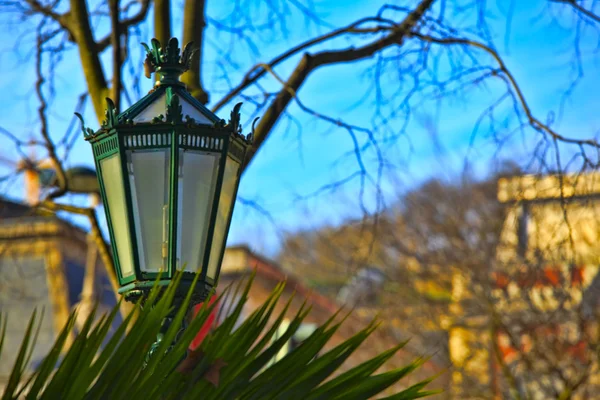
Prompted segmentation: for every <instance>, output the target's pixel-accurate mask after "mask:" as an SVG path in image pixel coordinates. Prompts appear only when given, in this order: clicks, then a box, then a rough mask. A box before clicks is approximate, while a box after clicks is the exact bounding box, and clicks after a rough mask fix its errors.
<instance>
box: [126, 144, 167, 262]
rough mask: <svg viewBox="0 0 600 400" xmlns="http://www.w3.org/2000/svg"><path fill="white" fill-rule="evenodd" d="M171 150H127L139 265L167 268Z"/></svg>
mask: <svg viewBox="0 0 600 400" xmlns="http://www.w3.org/2000/svg"><path fill="white" fill-rule="evenodd" d="M169 161H170V156H169V150H168V149H160V150H148V151H128V152H127V170H128V173H129V184H130V186H131V198H132V203H133V219H134V222H135V232H136V237H137V248H138V255H139V259H140V269H141V270H142V271H145V272H159V271H161V270H163V269H164V266H165V265H166V259H167V256H168V243H169V229H168V223H169V219H168V217H169V201H168V199H169Z"/></svg>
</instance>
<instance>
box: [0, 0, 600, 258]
mask: <svg viewBox="0 0 600 400" xmlns="http://www.w3.org/2000/svg"><path fill="white" fill-rule="evenodd" d="M176 3H178V2H176ZM313 3H314V4H315V9H316V11H317V12H318V13H319V15H320V16H321V17H322V18H323V19H324V20H325V21H326V23H327V24H329V25H331V26H336V27H337V26H341V25H343V24H348V23H350V22H352V21H354V20H356V19H358V18H360V17H363V16H367V15H373V14H375V13H376V12H377V9H378V8H379V3H380V2H378V1H371V0H362V1H359V0H355V1H344V2H342V1H314V2H313ZM407 3H408V2H407ZM499 3H507V4H506V6H507V7H508V4H510V2H499ZM513 3H514V5H515V7H514V10H513V13H512V15H513V16H512V20H511V24H510V31H509V34H507V31H506V28H507V23H506V21H507V18H506V16H507V15H508V14H509V11H508V8H507V9H504V10H503V9H498V8H493V7H492V8H491V9H490V10H489V14H488V15H489V16H490V18H489V24H490V30H491V34H492V37H493V40H494V44H495V45H496V48H497V50H498V51H499V53H500V54H501V55H502V57H503V58H504V60H505V63H506V65H507V66H508V68H509V69H510V70H511V71H512V73H513V74H514V76H515V78H516V79H517V81H518V82H519V84H520V86H521V89H522V91H523V92H524V94H525V96H526V98H527V101H528V102H529V104H530V106H531V108H532V110H533V112H534V114H535V115H536V116H538V117H539V118H540V119H541V120H544V121H545V120H546V119H547V116H548V115H549V114H550V113H555V114H557V113H558V109H559V106H560V98H561V94H562V93H564V90H565V89H566V88H567V87H568V85H569V83H570V82H571V80H572V79H573V76H574V75H573V73H574V70H573V68H572V65H570V63H571V61H572V55H573V50H574V41H573V37H574V32H575V29H576V27H575V25H574V23H573V21H574V19H573V16H572V14H571V13H570V12H563V13H562V14H558V8H554V9H553V10H554V11H552V10H551V11H550V12H549V11H548V9H547V4H548V2H547V1H545V0H535V1H534V0H532V1H527V2H517V1H515V2H513ZM208 4H209V9H208V13H209V15H210V16H211V17H212V18H215V19H219V18H222V17H223V16H225V15H228V14H229V13H230V11H231V3H229V2H210V1H209V3H208ZM563 10H564V9H563ZM250 12H251V13H253V14H252V15H253V16H259V17H261V18H263V17H264V18H266V17H265V15H266V13H263V10H261V9H257V10H251V11H250ZM552 13H554V15H555V16H556V15H558V17H556V19H554V20H553V19H552V18H551V16H552V15H553V14H552ZM296 14H297V11H292V14H291V15H290V16H289V17H288V23H287V28H286V29H285V30H281V29H276V30H275V31H273V32H271V33H270V34H268V35H266V34H265V35H263V36H262V37H259V38H257V44H258V51H259V53H252V52H248V51H247V46H246V45H245V44H244V42H242V41H240V39H239V38H237V39H236V38H235V37H232V36H231V35H229V34H226V33H222V32H221V33H218V32H217V30H216V29H215V28H214V27H213V26H210V25H209V28H208V30H207V35H208V37H209V38H210V43H211V44H210V45H209V46H207V47H205V60H206V65H207V70H206V78H205V82H206V83H207V84H208V87H209V89H210V90H211V92H212V96H213V97H212V98H213V101H216V100H217V99H218V98H219V93H224V92H226V91H227V84H226V82H225V81H223V80H222V79H220V78H219V76H220V74H221V69H220V64H219V62H218V61H219V60H222V58H221V56H220V55H219V54H218V53H217V49H228V50H229V49H231V50H232V52H231V54H230V57H231V59H232V60H233V63H232V64H229V65H226V67H225V68H227V71H228V75H229V79H230V80H231V82H233V83H236V82H238V81H239V79H240V78H241V76H242V74H243V73H244V72H245V71H246V70H247V69H248V68H249V67H250V66H251V65H253V64H254V63H256V62H258V61H261V62H264V61H268V60H270V59H271V58H273V57H274V56H275V55H277V54H279V53H280V52H281V51H283V50H285V49H287V48H289V47H290V46H291V45H294V44H297V43H299V42H301V41H303V40H306V39H307V38H309V37H313V36H315V35H317V34H319V33H324V32H327V31H328V30H329V28H328V27H327V26H317V25H316V24H315V23H314V22H307V21H305V19H304V18H300V17H297V16H296ZM536 17H537V18H536ZM473 18H474V14H472V13H471V14H468V15H466V16H465V17H464V18H462V19H461V20H458V19H456V18H455V19H454V20H453V19H452V18H450V19H449V21H450V22H451V23H452V24H454V25H455V26H457V27H458V28H464V27H466V26H467V25H469V24H471V25H472V24H473V21H474V19H473ZM180 21H181V18H180V16H179V14H178V13H177V10H174V19H173V22H174V27H175V34H178V32H180V29H179V26H180V23H181V22H180ZM240 23H243V22H240ZM25 28H27V24H26V23H17V24H2V27H0V35H1V37H2V41H1V42H2V45H0V46H1V47H0V62H1V63H2V65H3V74H2V77H0V90H1V91H2V93H3V94H4V96H5V97H4V98H5V99H7V100H5V102H4V103H3V107H1V108H0V127H2V128H5V129H7V130H9V131H11V132H13V133H16V134H19V135H22V137H28V135H30V134H35V133H36V132H37V131H38V129H39V125H38V124H37V116H36V112H37V111H36V109H37V102H36V99H35V96H34V95H33V84H34V81H35V75H34V69H33V68H34V66H33V63H32V58H31V54H29V56H30V58H29V59H28V60H22V59H19V58H18V57H17V56H16V54H15V51H14V49H13V48H14V45H15V38H16V37H17V36H18V34H19V33H21V32H23V30H24V29H25ZM99 30H101V31H104V32H105V31H106V27H104V26H102V25H101V26H100V27H99ZM142 36H143V38H144V41H149V39H150V38H151V28H150V27H145V28H144V29H142ZM365 39H367V38H365ZM597 40H598V37H597V34H596V33H594V32H593V31H592V30H590V29H588V30H587V31H584V35H583V39H582V40H581V52H582V67H583V71H584V77H583V79H582V80H581V81H580V83H579V85H578V86H577V87H576V88H575V90H574V91H573V93H572V95H571V97H570V100H569V101H568V102H567V103H566V107H565V111H564V114H563V115H562V118H561V120H560V121H556V122H555V123H554V125H553V126H554V128H555V129H557V130H558V131H559V132H560V133H561V134H564V135H565V136H569V137H580V138H584V137H585V138H588V137H595V136H596V133H597V130H598V127H599V126H600V124H599V123H600V116H599V114H598V112H597V111H596V110H597V109H598V107H599V105H600V104H599V103H600V101H599V100H598V96H597V95H596V92H597V90H598V88H600V78H599V76H600V75H599V74H598V68H599V62H598V57H597V56H596V54H595V48H596V42H597ZM232 43H233V45H232ZM355 43H356V42H355ZM31 44H32V43H31V36H29V37H28V38H26V39H24V40H23V42H22V44H21V45H20V46H19V52H18V53H20V54H21V55H22V56H23V57H26V56H27V55H28V53H30V49H31ZM350 44H351V42H350V41H347V40H338V41H337V42H335V45H336V47H338V48H340V47H341V48H343V47H346V46H349V45H350ZM130 52H131V54H133V55H134V59H136V60H137V61H138V62H139V61H140V57H141V48H139V49H138V48H132V49H131V50H130ZM108 53H109V52H107V56H108ZM475 54H476V55H477V57H478V58H479V59H480V60H482V62H484V61H487V60H488V59H487V58H486V57H485V56H483V55H482V54H481V53H477V52H475ZM297 59H298V58H294V59H292V60H290V62H288V63H285V64H284V65H282V66H281V67H280V68H278V69H276V72H277V73H278V74H280V75H281V76H284V77H285V76H287V75H288V74H289V73H290V71H291V70H292V68H293V66H294V65H295V63H296V62H297ZM105 61H106V60H105ZM442 64H443V62H442ZM373 65H374V60H372V59H371V60H365V61H362V62H359V63H353V64H347V65H338V66H332V67H327V68H322V69H320V70H317V71H316V72H314V73H313V74H312V75H311V76H310V77H309V79H308V81H307V82H306V84H305V85H304V86H303V87H302V89H301V91H300V93H299V96H300V99H301V100H302V102H303V103H304V104H305V105H306V106H308V107H310V108H311V109H314V110H318V111H319V112H320V113H323V114H325V115H328V116H330V117H333V118H335V119H338V118H340V119H343V120H344V121H345V122H348V123H352V124H356V125H360V126H364V127H367V128H371V127H372V124H371V121H372V118H373V115H374V113H375V110H376V107H375V101H374V96H373V94H372V93H371V94H370V95H368V96H366V97H365V98H364V100H363V101H361V102H358V100H359V99H361V98H363V96H364V95H365V93H366V92H367V91H368V89H369V87H370V86H371V84H372V82H373V79H372V77H370V74H372V71H371V72H370V68H372V66H373ZM442 68H444V65H442ZM394 74H395V71H394V69H393V68H390V69H388V70H386V76H388V78H387V79H385V80H384V84H385V87H384V88H383V90H384V92H388V93H391V92H392V91H394V90H396V89H397V88H396V84H395V80H394V79H395V78H394V77H395V75H394ZM142 80H143V82H142V93H145V92H146V91H147V90H148V89H149V88H150V85H151V82H150V81H147V80H145V79H143V78H142ZM55 86H56V95H55V99H54V101H53V103H52V105H51V108H50V124H51V132H52V135H53V137H54V139H55V140H59V139H60V138H61V137H62V135H64V132H65V131H66V129H67V126H68V124H69V122H70V121H71V118H72V112H73V110H74V109H75V105H76V102H77V99H78V96H79V95H80V94H81V93H82V92H84V90H85V86H84V81H83V75H82V73H81V66H80V64H79V61H78V59H77V54H76V52H75V51H73V50H70V51H69V52H67V53H66V54H65V55H64V57H63V60H62V61H61V62H60V64H59V66H58V68H57V79H56V81H55ZM265 87H266V88H267V90H273V91H274V90H277V88H278V84H277V82H276V81H274V80H270V81H267V82H265ZM502 93H503V86H502V84H501V82H500V81H499V80H490V81H489V82H488V84H487V85H485V86H478V87H472V88H470V89H469V90H468V92H467V93H466V95H465V97H464V98H462V99H456V98H447V99H443V100H441V101H440V102H437V101H435V100H432V99H431V100H428V101H426V102H424V103H423V104H422V105H421V106H420V108H418V109H417V108H416V107H415V111H416V112H415V113H414V114H413V117H412V118H411V122H410V123H409V125H408V126H407V129H406V133H405V134H404V135H402V136H400V137H399V138H398V139H397V140H394V141H392V142H390V143H387V144H385V145H382V147H383V148H384V157H385V158H386V160H387V161H388V162H389V164H390V165H391V166H392V167H393V168H390V169H387V170H386V171H385V173H384V176H383V179H382V181H381V182H380V187H381V189H382V191H383V193H384V198H385V199H386V202H387V204H390V203H392V202H393V200H394V198H395V197H396V196H397V195H398V194H401V193H402V192H403V191H406V190H409V189H410V188H411V187H414V186H415V185H416V184H418V183H419V182H422V181H423V180H425V179H428V178H432V177H437V178H441V179H448V180H450V179H454V178H456V177H457V176H459V174H460V173H461V171H462V169H463V166H464V162H465V156H466V155H469V158H468V160H469V164H470V165H471V167H472V169H473V170H474V171H475V173H476V174H477V175H479V176H483V175H485V173H486V172H487V171H488V168H489V166H490V165H491V164H490V163H491V162H493V160H494V159H498V158H512V159H515V160H517V161H519V162H521V163H525V162H526V161H527V160H528V159H530V158H531V151H532V149H533V145H534V144H535V142H536V141H537V140H538V139H539V134H538V133H536V132H534V131H532V130H526V131H525V133H524V135H523V136H520V135H519V134H516V135H513V136H512V137H511V139H510V140H508V141H507V142H506V144H505V146H504V147H503V148H502V150H501V151H500V153H499V154H495V151H496V149H497V144H496V142H494V141H493V140H492V138H491V137H489V135H488V131H489V129H488V128H487V126H485V125H483V126H482V128H481V130H480V132H479V133H478V134H477V135H476V136H475V141H474V145H473V146H472V148H471V149H469V148H470V146H469V141H470V137H471V135H472V133H473V127H474V125H475V122H476V121H477V119H478V117H479V116H480V115H481V113H482V112H483V111H484V110H485V109H486V107H488V106H489V105H490V104H491V103H492V102H494V101H495V100H496V99H497V98H498V97H499V96H500V95H501V94H502ZM404 94H405V93H404ZM400 95H402V93H400ZM8 99H10V100H8ZM357 102H358V103H359V104H358V105H357ZM507 104H508V103H507ZM232 105H233V103H232V104H229V105H228V106H227V107H225V108H224V109H223V110H221V111H220V112H219V115H221V116H222V117H223V118H226V117H227V116H228V113H229V109H230V108H231V107H232ZM438 106H439V108H438ZM252 110H253V108H252V105H246V106H245V107H244V113H245V114H244V116H245V117H246V118H249V117H250V113H251V112H252ZM289 111H290V113H291V114H292V115H293V116H294V118H295V123H293V124H290V123H288V122H287V121H286V120H282V121H280V123H279V124H278V125H277V127H276V128H275V130H274V132H273V133H272V135H271V137H270V139H269V140H268V141H267V142H266V143H265V145H264V146H263V148H262V149H261V151H260V152H259V154H258V155H257V157H256V158H255V160H254V161H253V163H252V164H251V166H250V168H249V169H248V170H247V171H246V172H245V174H244V177H243V180H242V184H241V187H240V196H241V197H242V198H243V199H245V200H251V201H255V202H256V203H257V204H259V205H260V207H262V208H264V209H265V210H268V212H269V214H270V216H271V217H272V218H273V221H274V223H273V222H271V221H270V220H269V219H268V218H266V217H265V216H264V215H261V213H260V212H257V211H256V210H255V209H253V208H252V207H248V206H244V204H238V205H237V206H236V211H235V214H234V220H233V224H232V228H231V232H230V238H229V241H230V243H248V244H250V246H251V247H253V248H254V249H256V250H258V251H261V252H264V253H267V254H269V255H274V254H276V252H277V250H278V248H279V244H280V239H281V236H280V235H281V234H282V233H283V232H288V231H294V230H298V229H308V228H311V227H317V226H320V225H323V224H335V223H339V222H341V221H343V220H345V219H347V218H352V217H358V216H360V215H361V213H362V210H361V207H360V204H359V203H360V202H359V199H360V193H361V186H360V181H359V179H354V180H351V181H349V182H348V183H347V184H345V185H344V186H343V187H342V188H341V189H340V190H338V191H336V192H335V193H331V194H330V193H321V194H319V195H318V196H313V197H311V196H310V195H311V194H312V193H314V192H315V191H318V190H319V189H320V188H322V187H323V186H324V185H327V184H329V183H331V182H335V181H337V180H339V179H343V178H344V177H347V176H350V175H352V173H353V172H355V171H357V164H356V159H355V158H353V157H342V156H343V154H345V153H346V152H348V151H352V149H353V144H352V140H351V137H350V136H349V135H348V133H347V132H346V131H345V130H343V129H340V128H338V127H334V126H332V125H331V124H328V123H325V122H323V121H319V120H317V119H315V118H314V117H313V116H310V115H308V114H306V113H304V112H302V111H301V110H300V109H299V107H298V106H297V105H294V104H292V106H291V107H290V110H289ZM84 114H85V116H86V120H87V121H89V122H88V124H89V125H90V126H92V127H94V128H95V127H97V124H96V123H95V119H94V116H93V113H92V110H91V106H90V105H89V103H88V104H87V107H86V109H85V113H84ZM497 118H498V119H499V120H502V119H506V120H507V121H508V123H509V126H512V127H514V124H515V120H514V118H512V117H511V111H510V107H509V106H508V105H506V106H503V107H501V108H500V109H499V110H498V113H497ZM555 119H556V118H555ZM429 120H431V121H432V124H433V126H434V127H435V131H436V133H437V138H438V140H439V144H440V146H439V148H441V149H442V151H441V152H440V151H438V150H439V148H438V149H437V150H436V147H435V146H434V145H433V141H432V138H431V135H430V133H429V132H430V130H428V129H427V127H426V126H424V125H426V124H424V121H425V122H426V121H429ZM400 126H401V119H400V118H398V119H397V120H393V121H392V122H391V123H390V131H399V129H400ZM299 127H301V131H300V130H299ZM501 131H502V130H501ZM358 139H359V141H360V143H361V144H364V143H366V136H365V135H359V136H358ZM0 149H2V152H1V153H0V154H2V155H4V156H8V157H11V158H13V159H15V158H17V157H18V156H17V155H16V154H15V152H14V148H12V146H11V145H10V143H9V142H8V141H7V140H6V139H5V138H3V137H2V136H0ZM561 150H563V151H564V154H565V155H566V154H569V152H571V151H572V150H571V149H570V148H566V147H565V148H563V149H561ZM40 152H41V151H40ZM363 156H364V159H363V161H364V163H365V165H366V167H367V170H368V171H369V173H371V174H372V176H376V173H377V166H378V164H377V160H376V158H375V152H373V151H372V149H371V150H367V151H366V152H364V154H363ZM69 163H70V165H79V164H84V165H91V164H92V157H91V151H90V148H89V145H88V144H87V143H85V142H84V141H83V140H82V139H81V138H80V139H78V141H77V143H76V145H75V147H74V148H73V151H72V152H71V154H70V157H69ZM2 172H3V171H2V170H1V169H0V174H2ZM0 189H2V190H3V193H6V194H8V195H9V196H11V197H14V198H19V197H20V196H21V195H22V188H21V182H20V181H19V180H17V181H15V182H14V183H13V184H8V182H4V184H3V185H2V186H1V187H0ZM306 196H309V197H308V198H307V199H302V200H299V199H298V198H304V197H306ZM374 198H375V197H374V186H373V185H367V186H366V187H365V191H364V197H363V200H364V201H363V204H364V205H365V207H366V208H367V210H368V211H373V210H375V201H374ZM74 201H76V202H81V201H83V200H82V199H74Z"/></svg>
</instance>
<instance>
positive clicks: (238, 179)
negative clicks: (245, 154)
mask: <svg viewBox="0 0 600 400" xmlns="http://www.w3.org/2000/svg"><path fill="white" fill-rule="evenodd" d="M234 160H235V159H234ZM235 161H236V162H237V160H235ZM242 166H243V162H240V167H239V169H238V172H237V184H236V185H235V190H234V191H233V197H232V202H233V204H231V210H230V212H229V216H228V220H227V225H226V226H225V234H224V235H223V237H224V241H223V246H221V250H220V252H219V253H220V254H219V255H218V257H219V262H218V264H217V265H218V266H219V267H218V268H217V274H216V276H215V279H214V282H212V285H213V286H216V285H217V284H218V282H219V276H221V264H222V263H223V257H224V256H225V245H226V244H227V237H228V236H229V228H230V227H231V220H232V218H233V211H234V210H235V203H236V200H237V194H238V189H239V188H240V179H241V175H242Z"/></svg>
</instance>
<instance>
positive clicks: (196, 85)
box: [181, 0, 209, 104]
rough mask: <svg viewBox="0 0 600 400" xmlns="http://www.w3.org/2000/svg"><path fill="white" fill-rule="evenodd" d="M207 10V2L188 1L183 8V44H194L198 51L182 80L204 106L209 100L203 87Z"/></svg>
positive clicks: (204, 0) (201, 0)
mask: <svg viewBox="0 0 600 400" xmlns="http://www.w3.org/2000/svg"><path fill="white" fill-rule="evenodd" d="M205 10H206V0H186V1H185V5H184V7H183V43H184V44H187V43H190V42H194V47H195V48H196V49H197V50H196V52H195V53H194V55H193V57H192V65H191V67H190V70H189V71H188V72H187V73H186V74H185V75H183V76H182V79H181V80H182V82H184V83H185V84H186V85H187V87H188V90H189V91H190V93H191V94H192V96H194V97H195V98H196V99H197V100H198V101H200V102H201V103H202V104H207V103H208V100H209V98H208V93H207V92H206V90H205V89H204V86H203V85H202V71H203V70H204V65H203V64H202V60H203V57H202V56H203V54H202V51H203V47H204V29H205V28H206V20H205V15H206V11H205Z"/></svg>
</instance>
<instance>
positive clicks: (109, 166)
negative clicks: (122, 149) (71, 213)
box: [100, 154, 134, 278]
mask: <svg viewBox="0 0 600 400" xmlns="http://www.w3.org/2000/svg"><path fill="white" fill-rule="evenodd" d="M100 169H101V170H102V173H101V175H102V182H103V184H104V192H105V195H106V203H107V204H105V205H104V206H105V207H108V213H109V215H110V223H111V226H112V233H113V240H114V241H115V247H116V248H117V255H118V261H119V262H118V264H119V268H120V270H121V277H123V278H127V277H128V276H131V275H133V272H134V270H133V249H132V246H131V237H130V230H129V218H128V215H127V203H126V199H125V188H124V187H123V171H122V169H121V158H120V157H119V155H118V154H114V155H112V156H109V157H107V158H105V159H103V160H100Z"/></svg>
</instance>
